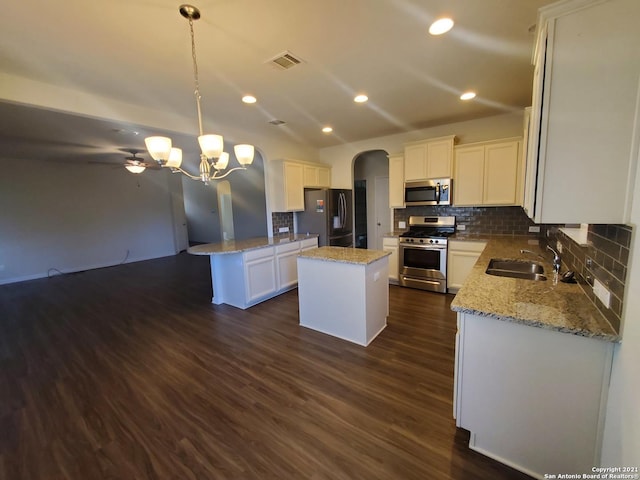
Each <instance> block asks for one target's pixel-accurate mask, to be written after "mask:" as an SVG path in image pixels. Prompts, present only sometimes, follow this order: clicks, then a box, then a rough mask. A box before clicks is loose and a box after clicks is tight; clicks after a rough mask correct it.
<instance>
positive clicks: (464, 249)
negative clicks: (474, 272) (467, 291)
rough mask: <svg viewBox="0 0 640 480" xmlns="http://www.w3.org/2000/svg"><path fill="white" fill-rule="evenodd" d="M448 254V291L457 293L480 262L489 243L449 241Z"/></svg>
mask: <svg viewBox="0 0 640 480" xmlns="http://www.w3.org/2000/svg"><path fill="white" fill-rule="evenodd" d="M448 246H449V248H448V254H447V291H448V292H449V293H457V292H458V290H460V287H462V285H463V284H464V281H465V280H466V279H467V277H468V276H469V273H470V272H471V269H472V268H473V266H474V265H475V264H476V262H477V261H478V258H479V257H480V254H481V253H482V251H483V250H484V247H486V246H487V242H482V241H476V240H449V245H448Z"/></svg>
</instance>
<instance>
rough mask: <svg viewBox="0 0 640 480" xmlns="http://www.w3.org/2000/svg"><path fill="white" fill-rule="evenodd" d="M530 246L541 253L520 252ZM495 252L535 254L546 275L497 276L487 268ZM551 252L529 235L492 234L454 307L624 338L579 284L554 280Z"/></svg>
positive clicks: (602, 336)
mask: <svg viewBox="0 0 640 480" xmlns="http://www.w3.org/2000/svg"><path fill="white" fill-rule="evenodd" d="M520 249H527V250H532V251H534V252H536V253H539V254H541V255H543V256H544V257H545V260H542V259H541V258H539V257H537V256H535V255H531V254H526V253H520ZM492 258H507V259H521V260H532V261H535V262H536V263H541V264H542V265H543V266H544V271H545V275H546V277H547V280H546V281H533V280H521V279H515V278H508V277H497V276H494V275H488V274H486V273H485V270H486V268H487V265H488V263H489V261H490V260H491V259H492ZM550 260H551V253H550V252H543V251H542V249H541V248H540V247H539V246H538V241H537V239H531V238H530V237H490V238H488V242H487V246H486V248H485V249H484V251H483V252H482V254H481V255H480V258H479V259H478V261H477V262H476V264H475V266H474V267H473V269H472V270H471V273H470V274H469V277H468V278H467V280H466V282H465V283H464V285H463V286H462V288H461V289H460V291H459V292H458V293H457V295H456V297H455V298H454V299H453V301H452V302H451V309H452V310H454V311H456V312H465V313H471V314H475V315H481V316H486V317H492V318H496V319H499V320H504V321H509V322H515V323H521V324H524V325H530V326H533V327H540V328H546V329H549V330H556V331H559V332H565V333H571V334H574V335H581V336H584V337H593V338H598V339H601V340H605V341H609V342H618V341H620V335H619V334H618V332H616V331H615V330H614V329H613V327H612V326H611V325H610V324H609V322H608V321H607V320H606V319H605V317H604V316H603V315H602V314H601V313H600V312H599V311H598V309H597V308H596V306H595V305H593V303H591V301H590V300H589V298H588V297H587V296H586V294H585V293H584V291H583V290H582V288H581V287H580V285H578V284H570V283H562V282H560V281H557V282H554V273H553V266H552V264H551V263H550Z"/></svg>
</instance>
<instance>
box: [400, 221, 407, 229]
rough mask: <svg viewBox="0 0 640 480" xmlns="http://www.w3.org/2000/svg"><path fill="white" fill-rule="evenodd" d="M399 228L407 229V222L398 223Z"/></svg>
mask: <svg viewBox="0 0 640 480" xmlns="http://www.w3.org/2000/svg"><path fill="white" fill-rule="evenodd" d="M398 228H407V222H398Z"/></svg>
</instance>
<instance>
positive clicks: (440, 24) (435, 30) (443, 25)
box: [429, 17, 453, 35]
mask: <svg viewBox="0 0 640 480" xmlns="http://www.w3.org/2000/svg"><path fill="white" fill-rule="evenodd" d="M452 28H453V20H451V19H450V18H446V17H445V18H439V19H438V20H436V21H435V22H433V23H432V24H431V26H430V27H429V33H430V34H431V35H442V34H443V33H447V32H448V31H449V30H451V29H452Z"/></svg>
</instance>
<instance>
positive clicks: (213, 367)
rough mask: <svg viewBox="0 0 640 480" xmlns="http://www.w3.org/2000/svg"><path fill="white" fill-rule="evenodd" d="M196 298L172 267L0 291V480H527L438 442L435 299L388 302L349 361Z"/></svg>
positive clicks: (442, 438)
mask: <svg viewBox="0 0 640 480" xmlns="http://www.w3.org/2000/svg"><path fill="white" fill-rule="evenodd" d="M210 288H211V281H210V277H209V269H208V258H207V257H195V256H189V255H186V254H181V255H179V256H177V257H170V258H165V259H160V260H153V261H148V262H139V263H134V264H128V265H122V266H118V267H112V268H105V269H101V270H94V271H89V272H83V273H78V274H72V275H65V276H59V277H53V278H50V279H42V280H36V281H31V282H24V283H19V284H12V285H5V286H0V361H1V362H2V368H1V370H0V479H3V480H4V479H7V480H18V479H29V480H39V479H47V480H51V479H74V480H80V479H82V480H95V479H126V480H129V479H271V478H274V479H276V478H277V479H332V480H334V479H432V478H433V479H436V478H437V479H447V478H451V479H524V478H528V477H526V476H525V475H522V474H520V473H518V472H515V471H514V470H511V469H509V468H508V467H505V466H502V465H500V464H499V463H497V462H494V461H492V460H490V459H488V458H485V457H483V456H482V455H479V454H477V453H475V452H472V451H471V450H469V449H468V447H467V441H468V434H466V432H464V431H461V430H456V428H455V424H454V420H453V419H452V388H453V387H452V385H453V359H454V335H455V328H456V327H455V316H454V315H453V313H452V312H451V311H450V310H449V303H450V302H451V298H452V297H451V296H448V295H439V294H431V293H427V292H420V291H416V290H411V289H403V288H399V287H391V289H390V303H391V306H390V309H391V312H390V316H389V319H388V327H387V328H386V329H385V330H384V331H383V332H382V334H381V335H380V336H379V337H378V338H377V339H376V340H375V341H374V342H373V343H372V344H371V345H370V346H369V347H367V348H363V347H360V346H357V345H354V344H351V343H348V342H345V341H342V340H339V339H336V338H333V337H330V336H327V335H323V334H321V333H317V332H314V331H311V330H307V329H304V328H302V327H300V326H299V325H298V311H297V302H298V297H297V292H296V291H292V292H289V293H287V294H285V295H282V296H280V297H278V298H276V299H273V300H270V301H268V302H265V303H263V304H260V305H258V306H255V307H253V308H251V309H249V310H247V311H241V310H238V309H235V308H233V307H228V306H225V305H222V306H214V305H211V304H210V303H209V302H210V297H211V291H210ZM327 301H330V300H329V299H328V300H327Z"/></svg>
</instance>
